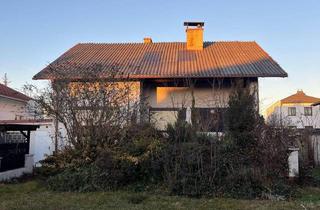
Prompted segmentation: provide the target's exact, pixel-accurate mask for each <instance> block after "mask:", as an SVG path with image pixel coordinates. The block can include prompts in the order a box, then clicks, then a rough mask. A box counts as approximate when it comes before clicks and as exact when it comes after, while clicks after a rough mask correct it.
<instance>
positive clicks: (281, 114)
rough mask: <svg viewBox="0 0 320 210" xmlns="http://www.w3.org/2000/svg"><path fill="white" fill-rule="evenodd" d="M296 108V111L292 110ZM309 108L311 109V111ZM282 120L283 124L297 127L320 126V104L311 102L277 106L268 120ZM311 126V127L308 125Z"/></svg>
mask: <svg viewBox="0 0 320 210" xmlns="http://www.w3.org/2000/svg"><path fill="white" fill-rule="evenodd" d="M290 109H291V110H295V114H294V111H291V110H290ZM307 109H309V110H310V109H311V110H312V111H311V115H310V111H309V110H307ZM273 119H276V120H281V121H282V123H283V124H285V125H288V126H293V127H296V128H306V127H307V128H311V126H312V128H320V106H311V104H304V103H297V104H282V105H279V106H275V107H274V109H273V112H272V113H269V115H268V121H271V120H273ZM308 126H310V127H308Z"/></svg>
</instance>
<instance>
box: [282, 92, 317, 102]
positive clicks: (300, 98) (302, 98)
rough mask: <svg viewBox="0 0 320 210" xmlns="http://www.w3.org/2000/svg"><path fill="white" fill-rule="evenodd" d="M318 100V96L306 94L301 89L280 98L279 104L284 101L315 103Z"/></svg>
mask: <svg viewBox="0 0 320 210" xmlns="http://www.w3.org/2000/svg"><path fill="white" fill-rule="evenodd" d="M318 101H320V98H316V97H312V96H308V95H306V94H305V93H304V92H303V91H302V90H299V91H297V93H295V94H293V95H291V96H289V97H287V98H284V99H282V100H281V104H286V103H316V102H318Z"/></svg>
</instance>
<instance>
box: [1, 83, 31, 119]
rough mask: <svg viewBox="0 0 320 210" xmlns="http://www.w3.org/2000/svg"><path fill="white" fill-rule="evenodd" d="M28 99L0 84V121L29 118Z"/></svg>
mask: <svg viewBox="0 0 320 210" xmlns="http://www.w3.org/2000/svg"><path fill="white" fill-rule="evenodd" d="M30 100H31V98H30V97H28V96H26V95H24V94H22V93H20V92H18V91H16V90H14V89H12V88H9V87H7V86H5V85H3V84H1V83H0V119H3V120H22V119H27V118H29V117H30V114H29V113H28V110H27V105H28V103H29V101H30Z"/></svg>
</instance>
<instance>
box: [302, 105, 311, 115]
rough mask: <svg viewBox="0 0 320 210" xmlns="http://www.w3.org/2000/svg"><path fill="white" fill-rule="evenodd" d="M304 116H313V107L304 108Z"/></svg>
mask: <svg viewBox="0 0 320 210" xmlns="http://www.w3.org/2000/svg"><path fill="white" fill-rule="evenodd" d="M304 115H305V116H312V107H304Z"/></svg>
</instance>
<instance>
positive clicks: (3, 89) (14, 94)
mask: <svg viewBox="0 0 320 210" xmlns="http://www.w3.org/2000/svg"><path fill="white" fill-rule="evenodd" d="M1 96H2V97H6V98H10V99H14V100H19V101H29V100H31V98H30V97H28V96H26V95H24V94H23V93H20V92H18V91H16V90H14V89H12V88H9V87H7V86H5V85H3V84H1V83H0V97H1Z"/></svg>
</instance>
